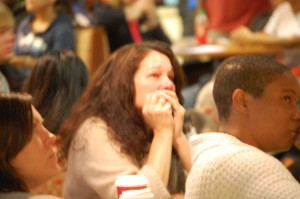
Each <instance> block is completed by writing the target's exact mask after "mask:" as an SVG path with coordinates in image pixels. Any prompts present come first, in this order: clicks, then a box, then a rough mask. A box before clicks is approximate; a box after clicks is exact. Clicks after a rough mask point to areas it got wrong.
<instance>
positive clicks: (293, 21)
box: [231, 0, 300, 67]
mask: <svg viewBox="0 0 300 199" xmlns="http://www.w3.org/2000/svg"><path fill="white" fill-rule="evenodd" d="M273 3H274V8H275V10H274V11H273V12H272V15H271V16H270V18H269V20H268V22H267V24H266V25H265V26H264V28H263V30H261V31H259V32H253V31H251V30H250V29H249V28H248V27H245V26H241V27H238V28H237V29H235V30H234V31H233V32H232V33H231V39H232V40H233V41H235V42H238V43H241V44H252V45H253V44H262V45H269V46H270V47H271V46H281V47H285V48H286V50H285V52H284V56H283V57H282V58H280V59H279V60H280V62H282V63H284V64H286V65H288V66H291V67H295V66H298V65H300V61H299V55H300V48H299V44H300V1H299V0H276V1H274V2H273Z"/></svg>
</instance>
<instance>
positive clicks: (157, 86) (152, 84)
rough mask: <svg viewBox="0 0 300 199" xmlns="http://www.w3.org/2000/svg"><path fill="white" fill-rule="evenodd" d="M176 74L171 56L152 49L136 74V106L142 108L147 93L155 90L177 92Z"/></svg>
mask: <svg viewBox="0 0 300 199" xmlns="http://www.w3.org/2000/svg"><path fill="white" fill-rule="evenodd" d="M174 76H175V74H174V70H173V67H172V65H171V62H170V60H169V58H168V57H167V56H166V55H164V54H162V53H160V52H158V51H154V50H152V51H150V52H149V53H148V54H147V55H146V56H145V58H144V59H143V60H142V61H141V63H140V64H139V67H138V69H137V71H136V73H135V75H134V87H135V107H136V108H137V109H138V110H142V108H143V105H144V101H145V99H146V96H147V94H149V93H153V92H154V91H157V90H171V91H174V92H175V89H176V87H175V84H174V82H173V79H174Z"/></svg>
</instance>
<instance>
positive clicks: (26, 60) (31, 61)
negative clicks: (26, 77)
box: [8, 55, 37, 68]
mask: <svg viewBox="0 0 300 199" xmlns="http://www.w3.org/2000/svg"><path fill="white" fill-rule="evenodd" d="M8 62H9V64H11V65H12V66H14V67H16V68H33V67H34V66H35V65H36V62H37V58H36V57H33V56H30V55H13V56H12V57H11V58H10V59H9V61H8Z"/></svg>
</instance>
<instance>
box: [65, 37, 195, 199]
mask: <svg viewBox="0 0 300 199" xmlns="http://www.w3.org/2000/svg"><path fill="white" fill-rule="evenodd" d="M183 81H184V78H183V72H182V68H181V67H180V65H179V63H178V61H177V60H176V58H175V55H174V54H173V52H172V50H171V49H170V46H169V45H167V44H165V43H163V42H145V43H141V44H127V45H125V46H123V47H121V48H119V49H118V50H116V51H115V52H114V53H113V54H112V55H111V56H110V58H109V59H108V60H107V62H105V63H104V64H103V65H102V66H101V67H100V68H99V69H98V70H97V71H96V73H95V75H94V76H93V78H92V79H91V81H90V84H89V85H88V87H87V89H86V90H85V91H84V93H83V94H82V97H81V98H80V99H79V101H78V102H77V103H76V104H75V106H74V107H73V109H72V112H71V114H70V115H69V117H68V118H67V119H66V120H65V122H64V123H63V125H62V127H61V130H60V133H59V135H60V136H61V139H60V143H61V146H62V148H63V153H64V155H65V157H67V161H68V168H67V175H66V181H65V185H64V197H65V198H72V199H77V198H78V199H82V198H116V197H117V190H116V187H115V184H114V183H115V180H116V179H117V177H118V176H119V175H124V174H125V175H126V174H127V175H128V174H140V175H144V176H145V177H146V178H147V179H148V181H149V184H148V186H149V188H150V189H151V191H152V192H153V194H154V197H155V198H170V196H171V194H174V193H183V192H184V185H185V176H184V170H185V171H186V172H189V169H190V167H191V159H190V150H189V145H188V141H187V139H186V137H185V135H184V133H183V129H182V128H183V120H184V108H183V106H182V103H183V98H182V95H181V88H182V85H183ZM172 149H173V150H172ZM172 154H176V156H177V157H178V161H177V162H174V161H173V159H172V158H171V157H172ZM162 160H163V164H162ZM173 163H174V164H173ZM178 164H180V165H182V166H181V169H180V170H179V169H178V167H177V166H178ZM174 166H175V168H174ZM182 167H183V168H182Z"/></svg>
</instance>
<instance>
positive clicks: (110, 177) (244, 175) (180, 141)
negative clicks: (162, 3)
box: [0, 0, 300, 199]
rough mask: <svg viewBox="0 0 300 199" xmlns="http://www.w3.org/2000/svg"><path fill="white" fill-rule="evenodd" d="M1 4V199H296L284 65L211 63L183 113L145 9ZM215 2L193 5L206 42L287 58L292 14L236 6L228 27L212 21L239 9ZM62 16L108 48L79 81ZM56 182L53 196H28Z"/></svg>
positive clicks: (121, 4)
mask: <svg viewBox="0 0 300 199" xmlns="http://www.w3.org/2000/svg"><path fill="white" fill-rule="evenodd" d="M4 2H5V1H4ZM13 2H14V3H12V2H10V3H3V2H0V143H1V144H0V158H1V159H0V198H1V199H2V198H3V199H15V198H22V199H23V198H24V199H29V198H38V199H47V198H49V199H50V198H51V199H59V198H65V199H76V198H78V199H82V198H87V199H93V198H118V195H117V194H118V193H117V189H116V186H115V180H116V179H117V178H118V176H120V175H143V176H145V177H146V179H147V180H148V185H147V186H148V187H149V188H150V190H151V192H152V193H153V194H154V198H173V197H174V198H177V197H180V198H220V199H221V198H230V199H240V198H251V199H252V198H253V199H254V198H299V196H300V184H299V179H300V176H299V164H300V155H299V149H300V106H299V99H300V84H299V78H298V77H297V76H296V75H295V74H294V72H293V67H295V66H296V62H288V61H291V60H292V59H289V58H290V56H288V54H286V55H285V59H280V60H279V59H274V57H265V56H259V55H239V56H232V57H229V58H227V59H225V60H222V61H221V62H220V64H219V65H218V66H217V67H216V70H215V71H214V73H213V74H210V75H208V76H205V82H202V85H201V87H199V89H198V90H197V91H196V95H193V96H197V97H194V99H193V100H192V101H194V102H195V103H194V104H192V105H191V107H188V108H187V107H186V103H185V99H187V101H191V100H190V99H189V98H190V97H191V96H188V95H185V92H184V89H185V88H186V82H187V79H186V74H185V71H184V70H183V67H182V66H181V65H180V63H179V62H178V60H177V57H176V55H175V54H174V52H173V51H172V48H171V40H170V39H169V38H168V36H167V35H166V34H165V33H164V31H163V29H162V27H161V25H160V22H159V20H158V17H157V15H156V14H155V6H156V3H155V1H152V0H149V1H148V0H147V1H145V0H119V1H110V0H86V1H80V0H77V1H75V0H74V1H71V0H70V1H60V0H43V1H40V0H16V1H13ZM183 2H184V4H182V5H187V4H189V8H193V9H194V8H195V6H197V5H196V4H195V2H196V1H194V3H192V1H190V0H186V1H183ZM212 2H214V3H212ZM217 2H218V1H217V0H214V1H204V0H203V1H202V0H199V1H198V6H201V7H205V8H206V9H207V11H208V16H209V18H210V22H211V26H210V28H211V32H210V36H211V37H213V38H216V37H219V36H221V37H223V36H226V37H227V38H231V39H232V40H234V41H236V42H239V43H248V42H253V43H257V42H260V41H263V42H265V43H268V42H270V43H268V45H279V44H281V43H284V46H286V47H289V48H290V47H291V48H292V50H296V49H297V48H296V47H297V45H298V42H299V41H300V40H299V38H300V23H299V20H298V18H297V14H298V13H299V10H300V3H299V1H297V0H278V1H272V2H271V3H273V4H271V3H270V2H269V0H265V1H249V2H248V1H246V2H247V3H246V2H243V3H242V7H240V8H241V9H239V12H235V13H234V15H233V14H231V12H225V10H224V9H226V6H227V5H233V4H234V5H236V6H237V5H240V4H241V2H237V1H234V0H232V2H231V1H229V2H226V3H225V2H223V1H220V2H219V3H220V4H218V3H217ZM221 2H222V3H221ZM22 3H23V4H22ZM224 3H225V4H224ZM72 4H73V7H72ZM75 4H76V5H77V6H79V7H76V9H77V10H78V11H80V12H81V14H84V15H83V17H85V20H87V21H88V22H87V23H85V24H88V25H94V26H97V25H101V26H103V27H104V28H105V30H106V31H107V35H108V41H109V44H110V49H111V54H110V56H109V58H108V59H107V60H105V61H104V63H102V64H101V65H100V66H99V67H98V68H97V70H96V72H95V73H94V74H93V75H92V76H91V75H90V74H89V72H88V66H87V65H86V64H85V63H84V62H83V61H82V59H81V58H80V57H79V55H77V54H76V48H75V47H76V43H75V42H76V34H75V32H74V23H75V22H76V20H78V18H77V19H76V18H73V17H72V15H73V14H72V10H71V9H72V8H73V11H74V5H75ZM216 4H218V6H215V5H216ZM16 5H21V6H22V5H23V6H24V12H25V14H24V13H23V14H22V15H21V16H22V17H21V18H19V17H20V16H16V15H15V13H14V10H13V9H12V8H15V7H14V6H16ZM249 5H251V6H250V7H249ZM240 6H241V5H240ZM272 6H273V7H272ZM242 8H245V9H246V8H251V9H249V10H251V12H250V11H249V13H247V14H245V12H246V11H245V10H243V9H242ZM232 9H234V8H232ZM83 10H84V12H83ZM215 10H218V15H214V14H213V13H214V12H216V11H215ZM286 11H288V12H286ZM243 13H244V14H245V17H244V18H238V17H237V16H242V14H243ZM265 13H268V16H269V18H268V19H267V20H265V21H264V22H263V24H264V25H263V26H261V28H258V26H256V27H255V28H253V27H252V28H253V29H251V27H250V25H253V23H251V19H254V17H255V16H256V17H258V18H256V20H258V19H259V17H260V16H262V15H264V14H265ZM219 15H220V16H222V17H218V16H219ZM81 17H82V16H81ZM214 17H216V18H214ZM217 18H219V19H222V21H218V20H217ZM286 18H288V19H293V20H287V21H288V26H287V27H289V28H291V29H289V30H288V31H284V30H282V28H281V27H282V23H285V22H286ZM237 19H239V20H237ZM223 20H224V21H223ZM226 20H227V21H226ZM297 20H298V21H297ZM227 22H228V23H227ZM252 22H253V21H252ZM276 24H277V25H276ZM278 24H279V25H278ZM280 24H281V25H280ZM77 25H78V24H77ZM285 25H287V24H286V23H285ZM254 29H255V30H254ZM290 30H292V31H290ZM255 31H256V32H255ZM281 31H283V32H281ZM262 35H263V37H262V38H271V39H261V37H260V36H262ZM248 36H249V37H248ZM249 38H251V39H249ZM256 38H259V39H256ZM211 41H217V40H211ZM294 60H295V59H293V61H294ZM291 63H293V64H291ZM299 63H300V62H299ZM202 79H204V78H202ZM279 154H280V156H279ZM288 158H292V160H291V162H289V163H288V162H287V159H288ZM283 160H284V161H283ZM62 173H63V174H64V178H63V183H62V185H61V186H62V187H61V189H63V194H62V195H56V196H54V195H51V194H50V195H49V193H46V192H44V193H43V192H42V193H41V194H40V195H37V194H35V193H34V190H35V189H36V188H37V187H39V186H41V185H44V184H45V183H47V182H49V180H51V179H53V178H54V177H55V176H58V175H61V174H62Z"/></svg>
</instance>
